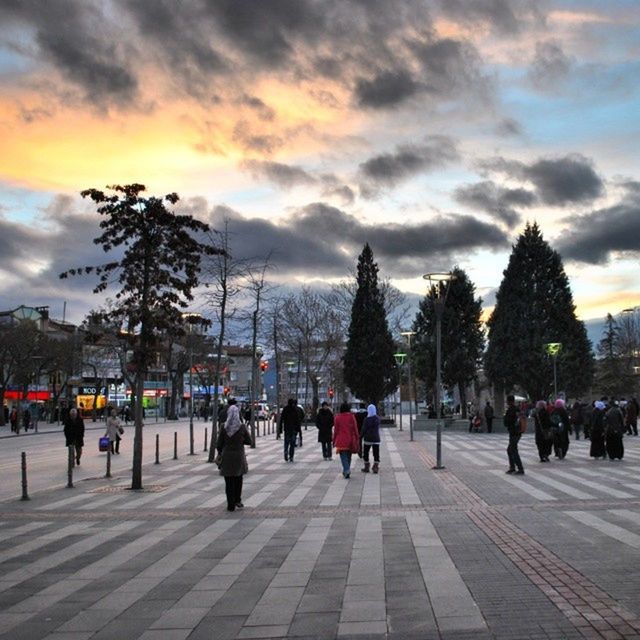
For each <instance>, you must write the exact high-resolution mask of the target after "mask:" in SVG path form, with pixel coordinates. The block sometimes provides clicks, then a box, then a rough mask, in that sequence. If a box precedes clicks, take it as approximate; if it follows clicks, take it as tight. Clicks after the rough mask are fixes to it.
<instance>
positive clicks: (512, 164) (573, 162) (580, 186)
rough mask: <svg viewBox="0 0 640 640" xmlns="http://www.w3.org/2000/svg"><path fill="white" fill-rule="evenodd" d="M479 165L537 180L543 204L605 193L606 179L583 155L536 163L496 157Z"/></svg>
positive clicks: (586, 199) (577, 200)
mask: <svg viewBox="0 0 640 640" xmlns="http://www.w3.org/2000/svg"><path fill="white" fill-rule="evenodd" d="M479 167H480V169H481V170H487V171H490V172H498V173H504V174H506V175H508V176H510V177H511V178H515V179H517V180H522V181H528V182H531V183H533V185H534V186H535V187H536V194H537V196H538V198H539V199H540V201H541V202H542V203H543V204H549V205H555V206H564V205H568V204H574V203H581V202H589V201H592V200H595V199H596V198H599V197H600V196H601V195H603V193H604V182H603V180H602V178H601V177H600V176H599V175H598V174H597V173H596V171H595V169H594V167H593V163H592V162H591V160H589V159H588V158H585V157H584V156H583V155H580V154H572V155H568V156H564V157H561V158H542V159H540V160H537V161H536V162H533V163H532V164H525V163H523V162H519V161H517V160H508V159H505V158H492V159H490V160H485V161H482V162H480V163H479Z"/></svg>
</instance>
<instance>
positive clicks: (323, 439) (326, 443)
mask: <svg viewBox="0 0 640 640" xmlns="http://www.w3.org/2000/svg"><path fill="white" fill-rule="evenodd" d="M316 427H318V442H319V443H320V444H321V445H322V457H323V458H324V459H325V460H331V442H332V439H333V411H331V409H329V403H327V402H323V403H322V405H321V407H320V410H319V411H318V413H317V415H316Z"/></svg>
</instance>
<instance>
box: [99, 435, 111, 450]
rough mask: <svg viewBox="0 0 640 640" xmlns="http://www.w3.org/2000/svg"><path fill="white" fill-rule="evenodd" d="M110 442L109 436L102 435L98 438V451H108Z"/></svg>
mask: <svg viewBox="0 0 640 640" xmlns="http://www.w3.org/2000/svg"><path fill="white" fill-rule="evenodd" d="M110 443H111V440H109V438H107V436H102V438H100V440H98V449H99V450H100V451H109V444H110Z"/></svg>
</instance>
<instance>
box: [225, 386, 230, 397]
mask: <svg viewBox="0 0 640 640" xmlns="http://www.w3.org/2000/svg"><path fill="white" fill-rule="evenodd" d="M230 392H231V389H229V387H225V388H224V390H223V393H224V395H225V396H228V395H229V393H230Z"/></svg>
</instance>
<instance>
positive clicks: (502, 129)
mask: <svg viewBox="0 0 640 640" xmlns="http://www.w3.org/2000/svg"><path fill="white" fill-rule="evenodd" d="M495 131H496V133H497V134H498V135H499V136H504V137H508V136H519V135H522V125H521V124H520V123H519V122H518V121H517V120H514V119H513V118H504V119H502V120H501V121H500V122H499V123H498V124H497V125H496V128H495Z"/></svg>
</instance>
